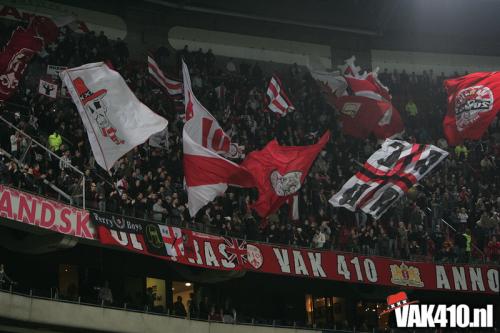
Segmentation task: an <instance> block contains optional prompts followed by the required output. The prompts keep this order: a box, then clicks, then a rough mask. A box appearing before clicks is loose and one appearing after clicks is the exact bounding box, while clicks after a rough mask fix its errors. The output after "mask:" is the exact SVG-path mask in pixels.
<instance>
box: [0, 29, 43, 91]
mask: <svg viewBox="0 0 500 333" xmlns="http://www.w3.org/2000/svg"><path fill="white" fill-rule="evenodd" d="M42 47H43V40H42V39H41V38H38V37H36V36H34V35H33V34H32V33H31V32H29V31H26V30H24V29H23V28H20V27H19V28H17V29H16V30H15V31H14V32H13V34H12V37H11V39H10V41H9V42H8V43H7V45H6V46H5V48H4V49H3V51H2V53H0V101H5V100H6V99H8V98H9V97H10V96H11V95H12V94H13V93H14V91H15V90H16V89H17V86H18V85H19V80H20V79H21V77H22V76H23V73H24V71H25V70H26V67H27V66H28V63H29V62H30V60H31V59H32V58H33V56H34V55H35V54H36V53H37V52H39V51H40V50H41V49H42Z"/></svg>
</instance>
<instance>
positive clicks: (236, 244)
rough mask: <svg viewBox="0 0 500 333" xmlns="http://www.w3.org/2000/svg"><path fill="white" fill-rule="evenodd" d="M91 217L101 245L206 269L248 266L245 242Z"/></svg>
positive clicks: (121, 219) (120, 218)
mask: <svg viewBox="0 0 500 333" xmlns="http://www.w3.org/2000/svg"><path fill="white" fill-rule="evenodd" d="M90 214H91V216H92V221H93V222H94V223H95V225H96V228H97V232H98V235H99V239H100V241H101V243H102V244H106V245H119V246H122V247H125V248H127V249H128V250H130V251H134V252H139V253H142V254H145V255H150V256H154V257H158V258H162V259H167V260H171V261H175V262H178V263H182V264H188V265H195V266H198V267H205V268H216V269H221V270H241V269H244V268H247V267H249V265H250V264H249V263H248V258H247V244H246V242H245V241H241V240H236V239H230V238H224V237H219V236H211V235H207V234H202V233H197V232H194V231H191V230H186V229H180V228H177V227H171V226H167V225H160V224H157V223H149V222H146V221H143V220H138V219H133V218H129V217H123V216H118V215H113V214H106V213H102V212H91V213H90Z"/></svg>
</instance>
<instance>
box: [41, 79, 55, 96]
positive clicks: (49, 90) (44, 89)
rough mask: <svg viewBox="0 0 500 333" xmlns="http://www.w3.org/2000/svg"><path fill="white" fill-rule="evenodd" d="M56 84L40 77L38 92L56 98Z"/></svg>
mask: <svg viewBox="0 0 500 333" xmlns="http://www.w3.org/2000/svg"><path fill="white" fill-rule="evenodd" d="M57 90H58V86H57V84H55V83H52V82H49V81H46V80H42V79H40V83H39V84H38V93H39V94H41V95H44V96H47V97H50V98H57Z"/></svg>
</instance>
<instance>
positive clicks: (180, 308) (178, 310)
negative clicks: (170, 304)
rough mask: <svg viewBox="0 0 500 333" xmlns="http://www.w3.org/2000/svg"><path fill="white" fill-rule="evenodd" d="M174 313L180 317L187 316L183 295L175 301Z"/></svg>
mask: <svg viewBox="0 0 500 333" xmlns="http://www.w3.org/2000/svg"><path fill="white" fill-rule="evenodd" d="M174 315H176V316H179V317H186V316H187V313H186V308H185V307H184V304H183V303H182V296H177V302H175V303H174Z"/></svg>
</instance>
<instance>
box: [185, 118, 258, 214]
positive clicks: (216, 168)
mask: <svg viewBox="0 0 500 333" xmlns="http://www.w3.org/2000/svg"><path fill="white" fill-rule="evenodd" d="M187 126H188V125H187V123H186V125H184V130H183V131H182V141H183V149H184V157H183V158H184V160H183V163H184V177H185V179H186V188H187V193H188V207H189V214H191V216H195V215H196V213H197V212H198V211H199V210H200V209H201V208H202V207H203V206H205V205H206V204H207V203H209V202H211V201H212V200H214V199H215V198H216V197H217V196H220V195H223V194H224V193H225V192H226V189H227V188H228V185H234V186H239V187H254V180H253V177H252V175H251V174H250V172H248V170H246V169H245V168H242V167H241V166H239V165H238V164H236V163H233V162H231V161H229V160H227V159H225V158H223V157H222V156H219V155H218V154H216V153H215V152H214V151H212V150H210V149H208V148H206V147H203V146H202V145H200V144H199V143H197V142H195V141H194V140H193V139H192V138H191V136H190V135H189V129H187V128H186V127H187Z"/></svg>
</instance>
